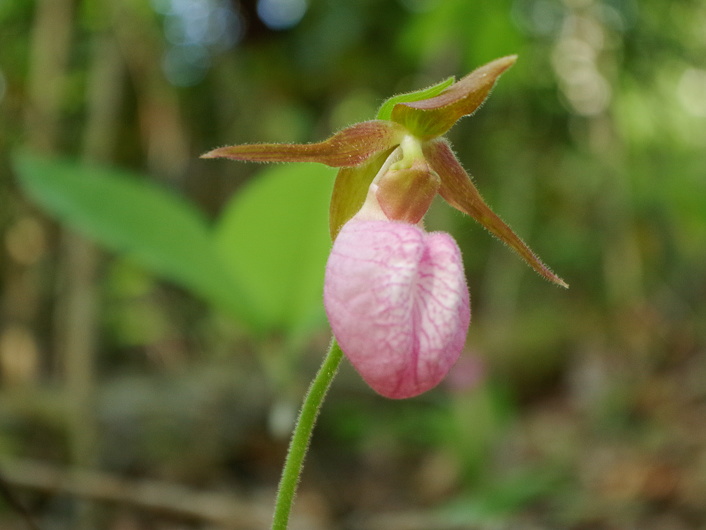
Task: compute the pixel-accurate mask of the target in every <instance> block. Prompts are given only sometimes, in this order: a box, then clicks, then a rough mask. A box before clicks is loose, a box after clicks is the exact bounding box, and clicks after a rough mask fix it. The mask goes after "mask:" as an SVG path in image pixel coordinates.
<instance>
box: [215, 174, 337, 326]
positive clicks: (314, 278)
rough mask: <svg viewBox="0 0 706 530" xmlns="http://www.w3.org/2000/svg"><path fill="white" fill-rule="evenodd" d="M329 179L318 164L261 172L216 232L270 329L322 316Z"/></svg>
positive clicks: (226, 256) (228, 260)
mask: <svg viewBox="0 0 706 530" xmlns="http://www.w3.org/2000/svg"><path fill="white" fill-rule="evenodd" d="M334 176H335V170H334V169H331V168H328V167H325V166H322V165H318V164H292V165H285V166H273V167H270V168H268V169H265V170H264V171H263V172H262V173H260V175H259V177H258V178H257V179H255V180H253V181H252V182H251V183H250V184H249V185H248V186H247V187H246V188H245V189H244V190H243V191H242V192H241V193H238V194H237V195H236V196H234V197H233V199H232V200H231V202H230V204H229V205H228V206H227V208H226V210H225V212H224V214H223V216H222V218H221V220H220V222H219V223H218V225H217V227H216V234H215V236H216V244H217V246H218V248H219V250H220V253H221V256H222V257H223V259H224V261H225V262H226V263H227V264H228V266H229V270H231V271H232V272H233V274H234V275H235V276H236V278H238V280H240V283H241V285H243V286H244V287H245V288H246V289H247V294H248V296H249V299H251V300H252V301H253V303H254V305H255V308H256V311H257V313H258V314H259V315H261V316H262V318H263V319H264V324H265V326H266V327H267V328H271V329H278V330H285V331H289V332H293V333H296V332H299V331H302V330H304V329H306V328H307V327H309V326H310V325H313V324H315V323H316V322H318V321H319V319H321V318H323V304H322V301H321V300H322V288H323V280H324V268H325V266H326V259H327V256H328V253H329V250H330V246H331V243H330V239H329V234H328V205H329V201H330V198H331V190H332V188H333V180H334Z"/></svg>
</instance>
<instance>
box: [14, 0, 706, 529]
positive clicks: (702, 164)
mask: <svg viewBox="0 0 706 530" xmlns="http://www.w3.org/2000/svg"><path fill="white" fill-rule="evenodd" d="M515 53H516V54H518V55H519V60H518V62H517V64H516V65H515V66H514V67H513V68H512V69H511V70H509V71H508V72H507V73H506V74H505V75H504V76H503V77H502V78H501V80H500V81H499V83H498V86H497V87H496V89H495V90H494V92H493V94H492V95H491V97H490V99H489V100H488V102H487V103H486V104H485V105H484V106H483V108H481V109H480V110H479V111H478V112H477V113H476V114H475V115H474V116H473V117H471V118H467V119H466V120H463V121H462V122H461V123H460V124H459V125H457V126H456V127H455V128H454V129H453V130H452V131H451V133H450V139H451V141H452V143H453V145H454V148H455V150H456V152H457V154H458V156H459V159H460V160H461V161H462V163H463V164H464V166H465V167H466V169H467V170H468V171H469V172H470V173H472V174H473V175H474V178H475V181H476V184H477V185H478V187H479V189H480V190H481V192H483V194H484V196H485V198H486V200H487V201H488V203H489V204H490V205H492V206H493V208H494V209H495V211H496V212H498V213H499V214H500V215H501V217H503V218H504V219H505V220H506V221H507V222H508V223H509V224H510V225H511V226H512V227H513V228H514V229H515V231H516V232H517V233H518V234H519V235H520V236H522V237H523V238H524V239H525V240H526V241H527V242H528V243H529V244H530V246H532V247H533V248H534V250H536V251H537V252H538V254H539V255H540V256H542V258H543V259H544V260H545V261H546V262H547V263H548V264H549V265H550V266H551V267H552V268H553V269H554V270H555V271H556V272H557V273H558V274H559V275H560V276H562V277H563V278H564V279H565V280H566V281H567V282H568V283H569V284H570V285H571V288H570V290H568V291H565V290H562V289H557V288H555V287H553V286H552V285H550V284H548V283H547V282H545V281H544V280H542V279H541V278H539V277H538V276H537V275H535V274H534V273H533V272H532V271H530V270H529V269H528V268H527V267H525V266H524V264H523V263H521V262H520V260H518V259H517V258H516V257H515V256H514V255H513V254H512V253H511V252H509V251H508V249H507V248H505V247H504V246H502V245H500V244H498V242H497V241H496V240H494V239H493V238H492V237H491V236H489V235H488V234H487V233H486V232H485V231H483V230H482V229H481V228H480V227H478V226H477V225H475V224H474V223H473V222H472V221H470V220H469V219H467V218H465V217H463V216H461V215H460V214H457V213H456V212H453V211H451V209H450V208H448V207H447V206H446V205H445V204H442V203H439V204H435V205H434V207H433V210H432V212H431V213H430V215H429V216H428V226H429V227H430V228H431V229H443V230H447V231H449V232H451V233H452V234H453V235H454V237H455V238H456V239H457V241H458V242H459V245H460V247H461V249H462V251H463V255H464V261H465V265H466V271H467V275H468V282H469V286H470V289H471V298H472V311H473V317H472V323H471V328H470V333H469V339H468V343H467V350H466V352H465V353H464V356H463V358H462V360H461V361H460V363H459V365H458V366H457V367H456V369H455V371H454V372H453V373H452V375H451V377H450V378H449V381H448V382H447V383H445V384H444V385H442V386H441V387H440V388H438V389H436V390H434V391H433V392H430V393H428V394H425V395H424V396H421V397H419V398H415V399H412V400H408V401H403V402H398V401H389V400H385V399H383V398H381V397H379V396H377V395H375V394H374V393H373V392H372V391H371V390H370V389H369V388H368V387H366V386H365V385H364V384H363V383H362V381H361V380H360V379H359V377H358V376H357V375H356V374H355V373H354V371H353V370H352V369H351V368H350V366H345V367H344V368H343V370H342V372H341V373H340V374H339V376H338V378H337V380H336V381H335V382H334V385H333V388H332V391H331V393H330V395H329V398H328V401H327V403H326V404H325V406H324V409H323V412H322V415H321V418H320V423H319V426H318V427H317V430H316V432H315V436H314V442H313V446H312V448H311V451H310V454H309V457H308V461H307V468H306V470H305V473H304V477H303V481H302V484H301V489H300V494H299V496H298V500H297V504H296V506H295V512H294V521H293V524H292V528H293V529H295V528H303V529H304V528H305V529H307V530H316V529H346V530H348V529H350V530H375V529H382V528H394V529H396V530H414V529H419V530H422V529H424V530H433V529H440V530H447V529H448V530H450V529H456V528H458V529H473V528H478V529H486V528H488V529H490V528H492V529H497V528H538V529H539V528H541V529H544V528H576V529H588V528H591V529H604V528H605V529H623V528H640V529H647V530H649V529H675V530H681V529H693V528H703V527H704V526H705V525H706V503H705V502H704V500H705V499H706V305H705V304H704V303H703V301H704V300H705V299H706V266H705V264H706V3H704V2H702V1H700V0H680V1H678V2H663V1H661V0H643V1H641V2H637V0H602V1H601V0H562V1H560V0H474V1H469V0H395V1H393V0H391V1H385V2H383V1H379V0H377V1H376V0H357V1H355V2H353V1H346V0H309V1H307V0H259V1H257V2H256V1H254V0H248V1H238V0H151V1H150V0H120V1H110V0H83V1H79V0H37V1H30V0H14V1H13V0H1V1H0V282H1V283H0V285H1V289H2V290H1V292H0V490H1V491H2V492H3V494H2V497H1V498H0V526H1V527H2V528H7V529H24V528H29V526H28V524H29V523H28V522H27V521H26V519H25V518H24V517H23V515H22V511H23V510H24V511H26V512H27V513H28V514H29V515H30V516H31V517H32V518H33V519H34V520H35V521H36V523H37V525H38V526H39V527H40V528H42V529H44V528H46V529H69V528H71V529H85V530H90V529H93V528H101V529H103V528H105V529H110V530H152V529H164V530H166V529H170V530H171V529H221V528H223V529H225V528H228V529H259V528H265V527H267V526H268V524H269V518H270V513H271V505H272V500H273V497H274V491H275V488H276V484H277V480H278V476H279V470H280V466H281V464H282V461H283V458H284V454H285V451H286V447H287V441H288V433H289V431H290V428H291V422H292V419H293V417H294V415H295V414H296V412H297V409H298V407H299V403H300V401H301V397H302V395H303V392H304V390H305V389H306V386H307V384H308V381H309V380H310V379H311V377H312V375H313V373H314V372H315V370H316V368H317V366H318V364H319V362H320V360H321V358H322V355H323V352H324V351H325V349H326V347H327V344H328V341H329V337H330V335H329V331H328V328H327V325H326V321H325V317H324V314H323V309H322V307H321V281H322V278H323V269H322V267H323V263H324V262H325V259H326V253H327V252H328V245H329V242H328V240H327V239H326V238H327V228H326V209H327V201H328V195H329V194H330V189H331V185H332V172H331V170H329V169H326V168H323V167H318V166H310V165H304V166H286V165H283V166H274V167H273V168H265V167H264V166H259V165H255V164H239V163H233V162H226V161H212V160H200V159H199V155H200V154H202V153H204V152H206V151H209V150H210V149H212V148H214V147H217V146H221V145H225V144H234V143H244V142H310V141H317V140H322V139H324V138H327V137H328V136H329V135H330V134H331V133H332V132H333V131H336V130H338V129H341V128H342V127H344V126H346V125H350V124H352V123H355V122H358V121H364V120H367V119H371V118H372V117H374V115H375V112H376V109H377V107H378V106H379V105H380V104H381V103H382V101H383V100H384V99H385V98H387V97H389V96H390V95H392V94H395V93H399V92H405V91H409V90H414V89H418V88H422V87H424V86H427V85H430V84H432V83H435V82H437V81H440V80H442V79H444V78H446V77H448V76H451V75H455V76H456V77H461V76H463V75H465V74H466V73H468V72H469V71H471V70H473V69H474V68H476V67H478V66H480V65H482V64H484V63H486V62H488V61H490V60H493V59H495V58H497V57H501V56H504V55H509V54H515ZM246 300H247V301H248V302H247V303H246V302H245V301H246Z"/></svg>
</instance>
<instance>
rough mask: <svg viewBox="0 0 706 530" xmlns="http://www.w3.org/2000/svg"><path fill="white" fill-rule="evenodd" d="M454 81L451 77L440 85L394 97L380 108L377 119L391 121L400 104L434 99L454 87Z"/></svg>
mask: <svg viewBox="0 0 706 530" xmlns="http://www.w3.org/2000/svg"><path fill="white" fill-rule="evenodd" d="M454 81H455V78H454V77H453V76H451V77H448V78H446V79H444V80H443V81H441V82H440V83H437V84H436V85H432V86H430V87H427V88H423V89H421V90H417V91H415V92H407V93H406V94H398V95H396V96H392V97H391V98H389V99H387V100H385V102H384V103H383V104H382V105H381V106H380V110H378V115H377V119H378V120H389V119H390V117H391V116H392V109H393V107H394V106H395V105H397V104H398V103H408V102H412V101H419V100H420V99H427V98H433V97H434V96H436V95H438V94H441V92H443V91H444V89H446V88H448V87H450V86H451V85H453V83H454Z"/></svg>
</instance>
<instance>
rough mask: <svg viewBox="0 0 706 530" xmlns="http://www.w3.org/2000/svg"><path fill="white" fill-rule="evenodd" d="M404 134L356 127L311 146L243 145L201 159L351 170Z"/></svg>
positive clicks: (384, 124) (376, 123)
mask: <svg viewBox="0 0 706 530" xmlns="http://www.w3.org/2000/svg"><path fill="white" fill-rule="evenodd" d="M403 133H404V131H403V130H402V128H401V127H400V126H399V125H397V124H395V123H392V122H389V121H382V120H373V121H365V122H362V123H357V124H355V125H352V126H350V127H347V128H346V129H343V130H342V131H340V132H337V133H336V134H334V135H333V136H332V137H331V138H329V139H328V140H325V141H323V142H318V143H314V144H243V145H232V146H229V147H220V148H218V149H214V150H213V151H210V152H208V153H206V154H204V155H201V158H230V159H232V160H246V161H250V162H319V163H321V164H326V165H327V166H333V167H351V166H357V165H358V164H360V163H362V162H364V161H365V160H367V159H368V158H370V157H371V156H373V155H374V154H375V153H378V152H380V151H382V150H385V149H388V148H390V147H392V146H393V145H396V144H397V143H399V139H400V138H401V136H402V134H403Z"/></svg>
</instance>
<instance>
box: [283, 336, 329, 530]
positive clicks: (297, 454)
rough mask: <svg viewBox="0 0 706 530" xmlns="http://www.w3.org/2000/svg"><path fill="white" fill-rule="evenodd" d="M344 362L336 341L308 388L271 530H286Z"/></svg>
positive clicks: (291, 445) (286, 464)
mask: <svg viewBox="0 0 706 530" xmlns="http://www.w3.org/2000/svg"><path fill="white" fill-rule="evenodd" d="M342 358H343V352H342V351H341V348H340V346H339V345H338V343H337V342H336V339H333V340H332V341H331V347H330V348H329V351H328V353H327V354H326V357H325V358H324V362H323V363H322V364H321V368H319V371H318V372H317V374H316V377H314V380H313V381H312V382H311V385H310V386H309V391H308V392H307V394H306V397H305V398H304V403H303V404H302V408H301V411H300V412H299V418H298V419H297V424H296V426H295V427H294V432H293V433H292V440H291V441H290V443H289V451H288V452H287V459H286V460H285V462H284V469H283V470H282V478H281V480H280V482H279V489H278V490H277V500H276V502H275V514H274V518H273V520H272V530H287V524H288V523H289V514H290V512H291V511H292V504H293V502H294V494H295V493H296V491H297V485H298V484H299V477H300V475H301V472H302V467H303V465H304V457H305V456H306V451H307V449H308V448H309V441H310V440H311V433H312V431H313V430H314V425H315V424H316V418H317V416H318V415H319V410H321V405H322V403H323V401H324V397H326V392H328V389H329V387H330V386H331V381H333V378H334V376H335V375H336V372H337V371H338V365H339V364H341V359H342Z"/></svg>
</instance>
